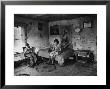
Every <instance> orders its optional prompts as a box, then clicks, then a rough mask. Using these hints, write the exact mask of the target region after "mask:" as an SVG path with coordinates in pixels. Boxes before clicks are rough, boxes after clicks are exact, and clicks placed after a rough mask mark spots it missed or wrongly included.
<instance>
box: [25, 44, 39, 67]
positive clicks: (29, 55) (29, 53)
mask: <svg viewBox="0 0 110 89" xmlns="http://www.w3.org/2000/svg"><path fill="white" fill-rule="evenodd" d="M24 56H25V58H29V60H30V63H29V64H30V66H31V67H32V66H34V65H35V64H36V61H37V57H36V55H35V53H34V51H33V47H30V45H29V44H28V43H27V44H26V47H25V48H24Z"/></svg>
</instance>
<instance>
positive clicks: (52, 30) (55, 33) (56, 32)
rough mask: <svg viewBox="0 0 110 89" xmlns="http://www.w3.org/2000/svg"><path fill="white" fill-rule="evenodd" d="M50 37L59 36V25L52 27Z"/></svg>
mask: <svg viewBox="0 0 110 89" xmlns="http://www.w3.org/2000/svg"><path fill="white" fill-rule="evenodd" d="M50 35H59V25H54V26H50Z"/></svg>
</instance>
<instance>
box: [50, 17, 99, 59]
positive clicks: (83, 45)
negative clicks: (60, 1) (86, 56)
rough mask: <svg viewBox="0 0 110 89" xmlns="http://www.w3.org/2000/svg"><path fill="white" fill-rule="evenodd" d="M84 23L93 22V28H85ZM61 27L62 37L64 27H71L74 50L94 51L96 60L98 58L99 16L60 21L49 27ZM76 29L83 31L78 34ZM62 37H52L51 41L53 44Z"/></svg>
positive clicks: (52, 23) (51, 23)
mask: <svg viewBox="0 0 110 89" xmlns="http://www.w3.org/2000/svg"><path fill="white" fill-rule="evenodd" d="M84 22H91V24H92V27H91V28H84ZM53 25H60V29H59V32H60V35H61V34H63V33H62V32H63V31H61V30H63V29H61V27H62V26H64V25H65V26H67V25H68V26H71V27H70V28H71V30H70V31H71V32H70V33H71V35H70V36H72V39H71V40H72V44H73V49H75V50H77V49H81V50H92V51H93V52H94V54H95V59H96V56H97V16H86V17H81V18H77V19H72V20H60V21H53V22H49V26H53ZM76 28H80V29H81V30H82V31H81V32H79V33H77V32H75V29H76ZM60 35H56V36H55V35H50V37H49V40H50V42H52V41H53V40H54V38H58V39H60V40H61V36H60ZM96 60H97V59H96Z"/></svg>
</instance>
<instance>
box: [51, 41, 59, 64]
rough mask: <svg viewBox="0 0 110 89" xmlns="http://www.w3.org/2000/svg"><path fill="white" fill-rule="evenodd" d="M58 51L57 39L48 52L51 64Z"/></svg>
mask: <svg viewBox="0 0 110 89" xmlns="http://www.w3.org/2000/svg"><path fill="white" fill-rule="evenodd" d="M59 51H60V46H59V41H58V39H55V40H54V45H53V49H52V52H50V59H51V61H52V64H53V62H54V59H55V57H56V56H57V55H58V53H59Z"/></svg>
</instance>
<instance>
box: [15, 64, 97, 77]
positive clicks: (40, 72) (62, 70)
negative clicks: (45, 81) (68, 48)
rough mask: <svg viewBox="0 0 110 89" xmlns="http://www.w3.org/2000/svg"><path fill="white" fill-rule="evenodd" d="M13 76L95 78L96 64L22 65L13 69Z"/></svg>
mask: <svg viewBox="0 0 110 89" xmlns="http://www.w3.org/2000/svg"><path fill="white" fill-rule="evenodd" d="M14 75H15V76H97V63H94V64H89V63H83V62H69V63H66V64H65V66H63V67H60V66H59V65H58V64H55V65H50V64H46V63H41V64H39V65H36V66H34V68H32V67H29V66H28V65H25V64H22V65H21V66H19V67H17V68H15V69H14Z"/></svg>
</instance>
